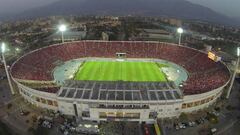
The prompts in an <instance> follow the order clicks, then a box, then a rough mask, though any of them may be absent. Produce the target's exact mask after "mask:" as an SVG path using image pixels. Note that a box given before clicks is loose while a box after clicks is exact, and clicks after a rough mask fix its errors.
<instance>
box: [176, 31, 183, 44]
mask: <svg viewBox="0 0 240 135" xmlns="http://www.w3.org/2000/svg"><path fill="white" fill-rule="evenodd" d="M177 33H179V39H178V45H180V44H181V38H182V33H183V29H182V28H181V27H180V28H178V29H177Z"/></svg>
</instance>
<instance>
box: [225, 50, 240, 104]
mask: <svg viewBox="0 0 240 135" xmlns="http://www.w3.org/2000/svg"><path fill="white" fill-rule="evenodd" d="M237 57H238V59H237V63H236V66H235V69H234V72H233V75H232V79H231V82H230V86H229V89H228V92H227V96H226V98H227V99H228V98H229V96H230V94H231V91H232V87H233V83H234V80H235V77H236V74H237V70H238V66H239V59H240V47H238V48H237Z"/></svg>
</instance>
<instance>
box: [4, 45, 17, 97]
mask: <svg viewBox="0 0 240 135" xmlns="http://www.w3.org/2000/svg"><path fill="white" fill-rule="evenodd" d="M1 51H2V61H3V64H4V68H5V72H6V75H7V79H8V84H9V87H10V90H11V93H12V94H13V95H15V92H14V90H13V86H12V83H11V78H10V76H9V73H8V68H7V64H6V60H5V56H4V53H5V51H6V45H5V43H2V46H1Z"/></svg>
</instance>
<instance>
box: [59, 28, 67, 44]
mask: <svg viewBox="0 0 240 135" xmlns="http://www.w3.org/2000/svg"><path fill="white" fill-rule="evenodd" d="M58 30H59V31H60V32H61V33H62V43H64V35H63V34H64V32H65V31H66V30H67V26H66V25H64V24H62V25H60V26H59V27H58Z"/></svg>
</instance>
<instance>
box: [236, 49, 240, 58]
mask: <svg viewBox="0 0 240 135" xmlns="http://www.w3.org/2000/svg"><path fill="white" fill-rule="evenodd" d="M237 56H238V57H239V56H240V47H238V48H237Z"/></svg>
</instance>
